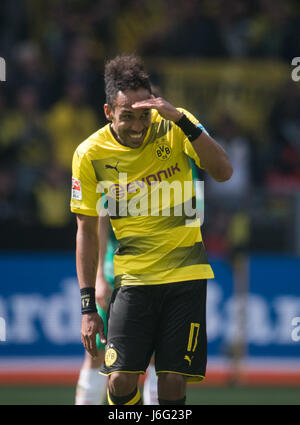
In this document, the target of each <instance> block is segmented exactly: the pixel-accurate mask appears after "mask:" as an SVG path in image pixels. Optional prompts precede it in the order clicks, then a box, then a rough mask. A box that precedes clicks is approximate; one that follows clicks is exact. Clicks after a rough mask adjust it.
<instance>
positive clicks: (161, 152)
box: [154, 142, 172, 161]
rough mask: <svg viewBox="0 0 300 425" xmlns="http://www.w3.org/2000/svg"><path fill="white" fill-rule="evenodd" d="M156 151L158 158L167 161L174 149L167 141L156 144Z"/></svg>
mask: <svg viewBox="0 0 300 425" xmlns="http://www.w3.org/2000/svg"><path fill="white" fill-rule="evenodd" d="M154 152H155V155H156V158H158V159H160V160H161V161H166V160H167V159H169V158H170V156H171V153H172V150H171V148H170V146H169V145H168V144H167V143H164V142H157V143H156V144H155V146H154Z"/></svg>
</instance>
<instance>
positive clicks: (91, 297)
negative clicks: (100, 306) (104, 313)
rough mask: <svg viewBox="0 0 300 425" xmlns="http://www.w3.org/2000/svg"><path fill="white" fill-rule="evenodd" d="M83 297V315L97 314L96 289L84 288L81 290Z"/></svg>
mask: <svg viewBox="0 0 300 425" xmlns="http://www.w3.org/2000/svg"><path fill="white" fill-rule="evenodd" d="M80 296H81V313H82V314H88V313H96V312H97V307H96V300H95V288H92V287H89V288H82V289H80Z"/></svg>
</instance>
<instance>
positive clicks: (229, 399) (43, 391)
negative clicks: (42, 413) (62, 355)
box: [0, 385, 300, 405]
mask: <svg viewBox="0 0 300 425" xmlns="http://www.w3.org/2000/svg"><path fill="white" fill-rule="evenodd" d="M74 395H75V388H74V387H71V386H66V387H63V386H60V387H54V386H48V387H40V386H29V387H15V386H5V387H4V386H3V387H0V405H72V404H74ZM187 404H188V405H201V404H202V405H300V387H299V388H297V387H243V386H227V387H202V388H201V387H199V386H197V387H195V386H192V385H191V386H189V387H188V391H187Z"/></svg>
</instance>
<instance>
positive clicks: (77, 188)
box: [72, 177, 82, 201]
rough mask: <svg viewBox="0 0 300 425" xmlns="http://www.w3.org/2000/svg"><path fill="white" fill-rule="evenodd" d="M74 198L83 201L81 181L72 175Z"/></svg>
mask: <svg viewBox="0 0 300 425" xmlns="http://www.w3.org/2000/svg"><path fill="white" fill-rule="evenodd" d="M72 199H76V200H77V201H82V192H81V182H80V180H78V179H75V178H74V177H72Z"/></svg>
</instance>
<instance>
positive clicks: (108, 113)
mask: <svg viewBox="0 0 300 425" xmlns="http://www.w3.org/2000/svg"><path fill="white" fill-rule="evenodd" d="M104 114H105V116H106V119H107V120H108V121H112V119H113V112H112V109H111V107H110V106H109V105H108V104H107V103H105V104H104Z"/></svg>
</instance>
